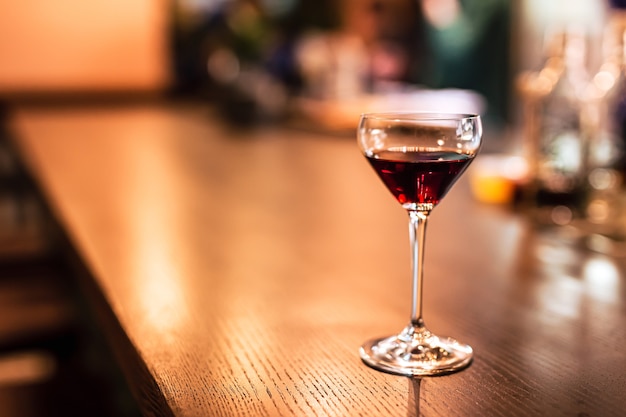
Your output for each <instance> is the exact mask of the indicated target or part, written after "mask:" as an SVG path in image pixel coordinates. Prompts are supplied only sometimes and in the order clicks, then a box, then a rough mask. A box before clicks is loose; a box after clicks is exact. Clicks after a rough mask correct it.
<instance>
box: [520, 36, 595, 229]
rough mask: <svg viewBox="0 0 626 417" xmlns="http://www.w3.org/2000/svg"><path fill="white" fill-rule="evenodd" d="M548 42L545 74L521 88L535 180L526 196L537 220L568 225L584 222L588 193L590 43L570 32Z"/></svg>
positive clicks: (528, 78) (525, 80) (526, 79)
mask: <svg viewBox="0 0 626 417" xmlns="http://www.w3.org/2000/svg"><path fill="white" fill-rule="evenodd" d="M546 39H547V41H546V55H547V56H546V60H545V63H544V65H543V68H542V69H541V70H540V71H538V72H533V73H527V74H523V75H522V76H521V77H520V79H519V84H518V87H519V89H520V93H521V95H522V98H523V100H524V118H525V120H524V127H525V129H526V131H525V145H526V146H527V157H528V162H529V168H530V169H529V172H530V176H531V178H530V179H529V182H528V184H527V186H526V189H525V190H524V191H525V197H526V203H527V209H528V210H529V212H530V213H531V214H532V218H533V220H535V221H537V222H538V223H540V224H546V225H549V224H556V225H568V224H573V223H578V221H579V220H580V219H582V218H583V217H584V204H585V201H586V191H587V181H586V177H587V175H586V174H587V169H588V168H587V154H588V152H587V147H588V141H587V135H586V133H587V132H586V131H585V129H584V127H585V126H586V124H585V123H584V120H583V116H584V113H583V108H584V105H585V93H586V89H587V86H588V82H589V76H588V72H587V69H586V37H585V36H584V34H583V33H581V32H578V31H576V30H567V31H561V32H555V33H553V34H551V35H550V36H548V37H546Z"/></svg>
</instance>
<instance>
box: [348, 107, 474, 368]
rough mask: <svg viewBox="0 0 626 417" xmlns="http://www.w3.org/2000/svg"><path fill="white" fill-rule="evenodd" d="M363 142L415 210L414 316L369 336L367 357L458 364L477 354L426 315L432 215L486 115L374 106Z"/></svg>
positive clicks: (401, 363) (406, 364)
mask: <svg viewBox="0 0 626 417" xmlns="http://www.w3.org/2000/svg"><path fill="white" fill-rule="evenodd" d="M357 136H358V143H359V148H360V149H361V151H362V152H363V154H364V155H365V157H366V158H367V160H368V161H369V163H370V165H371V166H372V168H374V171H376V173H377V174H378V176H379V177H380V179H381V180H382V182H383V183H384V184H385V186H387V188H388V189H389V191H390V192H391V193H392V194H393V196H394V197H395V198H396V200H397V201H398V202H399V203H400V204H401V205H402V207H404V209H406V210H407V212H408V214H409V236H410V242H411V255H412V256H411V258H412V283H413V285H412V294H411V295H412V298H411V300H412V308H411V319H410V322H409V324H408V326H406V327H405V328H404V329H403V330H402V331H401V332H400V333H399V334H397V335H394V336H390V337H384V338H381V339H375V340H371V341H368V342H366V343H365V344H364V345H363V346H362V347H361V349H360V354H361V359H363V361H364V362H365V363H366V364H367V365H369V366H371V367H373V368H375V369H378V370H381V371H385V372H390V373H393V374H399V375H407V376H426V375H438V374H444V373H449V372H454V371H458V370H460V369H462V368H464V367H466V366H467V365H469V363H470V362H471V360H472V355H473V351H472V348H471V347H470V346H469V345H466V344H463V343H460V342H458V341H457V340H455V339H453V338H450V337H442V336H436V335H435V334H433V333H431V332H430V331H429V330H428V329H427V328H426V325H425V324H424V319H423V318H422V283H423V272H424V270H423V263H424V240H425V232H426V222H427V220H428V215H429V214H430V212H431V211H432V210H433V208H435V206H437V204H439V202H440V201H441V199H442V198H443V197H444V196H445V195H446V193H447V192H448V191H449V190H450V188H451V187H452V185H453V184H454V183H455V181H456V180H457V179H458V178H459V177H460V176H461V174H462V173H463V172H464V171H465V170H466V168H467V167H468V166H469V164H470V163H471V162H472V160H473V159H474V157H475V156H476V154H477V153H478V150H479V149H480V145H481V137H482V124H481V120H480V116H478V115H471V114H435V113H371V114H364V115H362V116H361V119H360V123H359V127H358V131H357Z"/></svg>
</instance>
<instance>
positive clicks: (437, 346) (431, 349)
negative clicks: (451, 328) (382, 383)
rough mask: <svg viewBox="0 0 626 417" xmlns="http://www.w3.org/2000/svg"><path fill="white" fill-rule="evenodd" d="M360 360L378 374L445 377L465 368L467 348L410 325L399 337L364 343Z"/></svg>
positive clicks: (468, 357)
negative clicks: (377, 371)
mask: <svg viewBox="0 0 626 417" xmlns="http://www.w3.org/2000/svg"><path fill="white" fill-rule="evenodd" d="M360 354H361V359H362V360H363V362H365V363H366V364H367V365H368V366H371V367H372V368H374V369H377V370H379V371H384V372H389V373H392V374H396V375H404V376H429V375H431V376H432V375H442V374H448V373H452V372H456V371H460V370H461V369H463V368H465V367H467V366H468V365H469V364H470V363H471V361H472V357H473V350H472V348H471V346H469V345H465V344H462V343H459V342H458V341H456V340H455V339H452V338H450V337H439V336H435V335H434V334H432V333H431V332H430V331H428V330H427V329H426V328H425V327H416V326H412V325H410V326H409V327H407V328H406V329H404V330H403V331H402V332H401V333H400V334H399V335H397V336H391V337H387V338H382V339H375V340H370V341H368V342H366V343H365V344H364V345H363V346H361V349H360Z"/></svg>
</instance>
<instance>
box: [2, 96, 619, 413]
mask: <svg viewBox="0 0 626 417" xmlns="http://www.w3.org/2000/svg"><path fill="white" fill-rule="evenodd" d="M13 127H14V130H15V132H16V133H17V145H18V147H19V149H20V152H21V155H22V157H23V158H24V160H25V162H26V163H27V165H28V167H29V169H30V170H31V172H32V174H33V175H34V177H35V178H36V180H37V181H38V183H39V185H40V187H41V189H42V190H43V193H44V195H45V197H46V199H47V201H48V202H49V204H50V206H51V209H52V211H53V212H54V214H55V216H56V217H57V219H58V221H59V222H60V224H61V225H62V227H63V228H64V230H65V231H66V233H67V235H68V239H69V241H70V242H71V245H72V246H73V247H74V248H75V250H76V252H77V253H78V255H79V257H80V258H81V260H82V261H83V262H84V265H85V266H86V268H87V270H88V272H89V276H90V279H91V280H92V284H94V285H93V286H94V288H95V289H96V291H97V292H98V294H99V297H101V299H102V301H103V303H102V304H103V308H104V309H105V310H107V309H108V314H109V316H110V318H112V320H108V321H109V322H113V323H114V327H115V328H114V329H112V330H111V329H109V330H108V331H107V334H109V336H110V337H111V338H113V339H120V338H121V339H123V340H124V343H123V346H125V348H123V349H118V353H119V354H120V355H121V356H122V357H123V358H126V360H125V361H124V360H121V362H122V363H123V364H124V366H125V367H126V368H127V369H128V368H133V367H135V368H137V369H144V370H145V371H146V372H147V373H148V374H149V377H148V378H146V377H145V375H144V376H142V375H141V372H140V373H138V374H135V373H134V372H128V373H127V375H128V376H129V379H130V382H131V384H133V385H134V386H136V387H140V388H139V389H136V390H135V391H136V393H139V394H138V395H140V396H154V397H155V398H153V399H152V400H151V401H149V404H151V405H150V406H149V407H147V408H148V409H146V414H147V415H176V416H229V417H230V416H317V417H321V416H535V415H538V416H541V415H545V416H580V417H582V416H622V415H624V414H625V413H626V396H625V395H624V393H625V392H626V348H625V346H626V326H624V322H625V319H626V281H625V280H626V278H625V271H626V269H625V266H624V263H623V262H621V261H618V260H615V259H610V258H605V257H602V256H600V255H598V254H594V253H592V252H589V251H586V250H581V249H580V248H577V247H574V246H573V245H568V244H565V243H564V237H562V236H557V237H555V236H551V235H547V234H545V233H538V232H536V231H533V230H532V229H530V228H529V227H527V225H526V223H525V221H524V218H523V217H522V216H520V215H517V214H514V213H512V212H509V211H507V210H505V209H501V208H496V207H488V206H481V205H479V204H478V203H475V202H474V201H473V200H472V199H471V197H470V195H469V191H468V187H467V183H466V180H462V181H461V182H460V183H459V184H458V185H457V186H456V187H455V189H453V190H452V192H451V193H450V194H449V195H448V197H447V198H446V200H445V201H444V202H443V203H442V204H441V206H440V207H438V208H437V210H435V212H434V213H433V215H432V217H431V220H430V223H429V230H428V233H427V247H426V271H425V272H426V282H425V288H424V289H425V304H424V315H425V318H426V322H427V324H428V325H429V327H430V328H431V329H432V330H433V331H435V332H436V333H440V334H442V335H452V336H454V337H456V338H458V339H460V340H462V341H464V342H467V343H469V344H471V345H472V346H473V347H474V350H475V353H476V355H475V359H474V362H473V363H472V365H471V366H470V367H469V368H468V369H466V370H465V371H462V372H460V373H456V374H453V375H449V376H445V377H437V378H424V379H421V380H418V379H409V378H403V377H396V376H391V375H387V374H383V373H379V372H376V371H374V370H371V369H369V368H368V367H366V366H365V365H363V364H362V363H361V361H360V359H359V357H358V347H359V345H360V344H361V343H362V342H363V341H365V340H366V339H368V338H371V337H375V336H382V335H386V334H389V333H391V332H396V331H398V330H400V329H401V328H402V327H403V326H404V325H405V323H406V322H407V320H408V317H409V308H410V306H409V301H410V296H409V290H410V282H409V265H410V259H409V249H408V233H407V224H406V223H407V218H406V215H405V213H404V212H403V210H402V209H401V208H400V207H399V206H398V205H397V203H396V202H395V201H393V198H392V197H391V196H390V195H388V192H387V191H386V190H385V189H384V188H383V186H382V184H380V182H379V181H378V179H377V178H376V176H375V174H374V173H373V172H372V171H371V169H370V168H369V166H367V163H366V162H365V161H364V159H363V158H362V157H361V156H360V155H359V153H358V150H357V147H356V144H355V140H354V139H352V138H343V137H330V136H326V135H322V134H313V133H306V132H302V131H298V130H293V129H288V128H280V127H274V128H260V129H256V130H250V131H243V130H234V129H230V128H228V127H225V126H223V125H222V124H220V123H219V122H218V121H217V119H216V118H215V117H213V115H212V114H211V113H210V112H208V111H206V110H204V109H199V108H195V107H174V106H158V105H155V106H149V107H145V106H144V107H129V108H126V107H121V108H90V109H68V108H65V109H42V108H40V109H28V108H23V109H18V111H17V112H16V113H15V115H14V118H13ZM470 169H471V168H470ZM128 349H130V351H128Z"/></svg>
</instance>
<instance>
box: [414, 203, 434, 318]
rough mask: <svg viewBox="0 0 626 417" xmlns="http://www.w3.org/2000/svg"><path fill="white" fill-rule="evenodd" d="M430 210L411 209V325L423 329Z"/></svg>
mask: <svg viewBox="0 0 626 417" xmlns="http://www.w3.org/2000/svg"><path fill="white" fill-rule="evenodd" d="M429 214H430V210H428V211H422V210H409V237H410V240H411V269H412V275H413V276H412V278H413V283H412V292H411V293H412V300H411V326H413V327H414V328H419V329H423V328H424V327H425V326H424V319H423V318H422V289H423V283H424V242H425V240H426V221H427V220H428V215H429Z"/></svg>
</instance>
